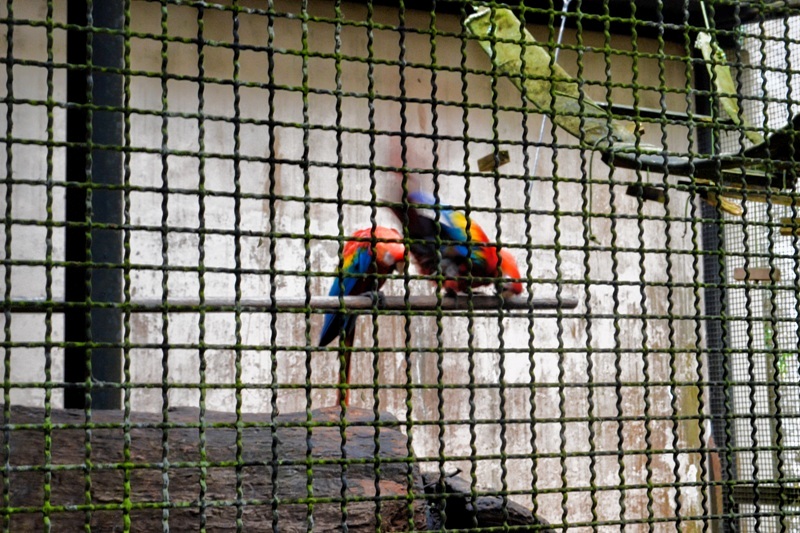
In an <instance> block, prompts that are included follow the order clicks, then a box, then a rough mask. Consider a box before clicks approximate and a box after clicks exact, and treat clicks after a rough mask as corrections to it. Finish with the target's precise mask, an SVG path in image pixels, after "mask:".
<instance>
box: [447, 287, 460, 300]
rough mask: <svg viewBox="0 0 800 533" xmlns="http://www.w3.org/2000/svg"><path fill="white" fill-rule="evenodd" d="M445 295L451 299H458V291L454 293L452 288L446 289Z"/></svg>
mask: <svg viewBox="0 0 800 533" xmlns="http://www.w3.org/2000/svg"><path fill="white" fill-rule="evenodd" d="M444 295H445V296H448V297H450V298H458V293H457V292H456V291H454V290H453V289H451V288H450V287H445V289H444Z"/></svg>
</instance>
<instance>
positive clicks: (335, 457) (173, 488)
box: [0, 406, 425, 532]
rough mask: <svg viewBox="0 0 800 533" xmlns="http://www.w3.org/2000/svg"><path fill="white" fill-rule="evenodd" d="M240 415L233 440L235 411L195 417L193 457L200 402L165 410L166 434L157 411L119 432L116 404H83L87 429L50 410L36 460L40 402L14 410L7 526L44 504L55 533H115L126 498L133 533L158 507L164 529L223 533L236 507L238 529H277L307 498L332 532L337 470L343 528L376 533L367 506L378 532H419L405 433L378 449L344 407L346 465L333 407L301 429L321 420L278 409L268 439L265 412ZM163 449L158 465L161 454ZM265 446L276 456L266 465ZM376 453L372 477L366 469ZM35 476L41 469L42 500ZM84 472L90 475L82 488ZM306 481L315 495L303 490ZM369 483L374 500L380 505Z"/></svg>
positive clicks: (31, 523)
mask: <svg viewBox="0 0 800 533" xmlns="http://www.w3.org/2000/svg"><path fill="white" fill-rule="evenodd" d="M242 418H243V420H244V422H246V423H254V424H253V427H243V428H240V432H241V433H240V437H239V438H237V431H236V426H235V424H236V417H235V415H234V414H233V413H222V412H215V411H207V412H206V413H205V417H204V420H203V422H204V423H205V424H206V427H205V435H204V439H205V452H206V456H205V457H201V456H200V433H199V430H198V428H197V425H198V424H199V423H200V413H199V410H198V409H194V408H179V409H174V410H170V411H169V424H174V425H176V426H177V427H171V428H169V429H168V430H165V429H162V427H163V423H164V420H163V419H162V415H161V414H160V413H159V414H157V413H133V414H132V415H131V417H130V420H129V421H128V432H127V435H125V434H124V432H123V422H124V421H123V416H122V412H121V411H98V410H94V411H92V424H93V425H94V427H92V429H91V430H87V429H86V426H85V416H84V412H83V411H82V410H77V409H71V410H65V409H53V410H52V416H51V419H50V421H48V424H51V425H62V424H63V425H66V427H63V426H62V427H56V428H53V427H50V429H49V430H48V436H49V438H51V439H52V443H51V446H50V453H51V454H52V455H51V460H50V464H49V465H45V463H44V458H45V447H44V445H45V428H43V427H42V424H44V423H45V418H44V409H41V408H31V407H18V406H14V407H12V408H11V424H12V425H11V426H10V427H8V426H7V429H6V432H7V433H6V434H7V435H8V436H9V439H10V440H9V446H10V454H9V456H8V457H5V453H6V452H5V450H6V448H5V446H3V447H0V456H2V461H3V464H8V465H9V466H7V467H5V469H2V470H0V477H3V476H5V475H6V472H8V470H9V468H10V471H11V473H10V475H9V479H8V481H9V487H10V494H9V498H10V506H9V507H8V508H6V509H4V511H3V513H4V515H6V516H8V519H9V526H8V527H9V529H10V531H42V530H43V529H44V521H43V510H44V509H45V508H46V505H47V506H49V510H48V511H47V512H48V515H49V520H50V525H51V528H52V530H53V531H80V530H82V529H85V524H88V525H91V529H92V531H121V530H122V527H123V520H124V517H123V510H124V509H125V507H126V505H127V506H129V508H130V507H133V508H132V509H130V511H129V512H130V515H129V516H130V521H131V525H132V526H133V530H134V531H160V530H161V529H162V516H163V515H162V512H167V511H168V513H169V525H170V529H172V530H173V531H198V530H200V528H201V526H202V525H203V522H202V520H203V519H204V520H205V528H207V529H208V531H229V530H231V531H232V530H234V529H236V521H237V513H238V512H241V521H242V526H243V530H244V531H270V530H272V529H273V521H274V520H277V525H278V526H279V528H280V530H281V531H289V532H295V531H306V528H307V526H308V525H309V523H310V522H309V518H308V510H309V508H310V507H309V505H308V504H307V503H305V502H306V501H308V499H309V498H312V499H315V501H313V525H314V531H334V530H340V529H341V525H342V520H343V514H342V503H341V497H342V479H343V477H344V478H345V479H346V483H347V485H346V488H345V489H344V495H345V496H346V498H347V499H349V500H351V501H348V502H347V504H346V509H347V524H348V526H349V529H350V531H374V530H375V528H376V527H377V522H376V512H379V514H380V519H381V529H382V530H384V531H399V530H408V529H420V528H423V527H424V525H425V505H424V500H422V499H414V494H422V483H421V477H420V475H419V473H418V471H417V468H416V465H413V464H410V463H409V462H408V458H409V453H410V452H409V449H408V447H409V443H408V438H407V437H406V436H405V435H404V434H402V433H401V432H400V431H398V430H397V429H394V428H392V427H382V428H381V429H380V433H379V436H378V440H379V446H380V447H379V448H377V447H376V443H375V438H376V436H375V431H376V430H375V428H374V427H372V426H370V425H368V424H372V423H373V422H374V417H373V413H372V411H367V410H363V409H353V408H351V409H348V410H347V426H346V428H347V429H346V445H345V451H346V457H347V460H348V463H349V464H348V466H347V468H346V470H344V471H343V469H342V466H341V464H340V462H341V457H342V449H341V446H342V439H341V431H342V429H341V426H340V425H341V424H342V422H341V421H340V414H339V409H338V407H337V408H328V409H321V410H316V411H312V412H311V418H312V422H311V423H310V424H314V423H318V424H320V425H319V426H317V427H310V428H309V427H307V426H308V425H309V423H308V422H307V421H306V413H292V414H286V415H281V416H280V417H278V418H277V419H276V421H275V422H276V423H277V424H278V426H277V429H275V431H277V434H276V439H275V440H274V442H273V433H272V431H273V427H274V426H270V425H269V422H270V420H269V419H268V417H267V416H266V415H263V414H244V415H242ZM381 420H383V421H384V422H387V423H391V422H397V421H396V419H394V418H393V417H391V415H381ZM21 424H32V426H29V427H21V426H20V425H21ZM192 426H194V427H192ZM87 431H89V433H88V434H90V435H91V437H88V436H87ZM87 438H89V439H90V441H87V440H86V439H87ZM126 441H129V443H130V444H129V446H130V447H129V450H130V454H131V455H130V460H129V461H128V462H125V457H124V456H123V449H124V444H125V442H126ZM89 442H90V443H91V444H89ZM166 445H168V450H169V451H168V455H167V457H168V459H169V463H168V464H164V463H163V457H162V454H163V451H162V450H163V449H165V448H164V446H166ZM237 445H240V446H241V453H240V459H237ZM273 445H274V446H275V450H276V452H277V454H278V456H277V457H275V458H274V459H275V460H274V461H273V457H272V449H273ZM309 446H310V447H311V449H310V452H309V451H308V449H309ZM89 452H90V453H91V455H90V460H89V459H87V453H89ZM376 455H377V456H378V457H379V458H380V470H379V472H378V473H376V471H375V468H374V466H373V461H374V460H375V458H376ZM6 460H8V463H6ZM309 461H314V462H313V463H312V462H309ZM276 467H277V477H276V481H277V482H276V484H275V486H274V487H273V481H272V480H273V477H274V475H273V470H272V469H273V468H276ZM45 472H50V476H51V479H50V482H49V485H48V489H49V501H48V502H47V504H45V492H44V490H45V486H46V478H45ZM86 476H90V477H91V485H87V482H86ZM201 476H204V478H205V479H204V484H205V487H204V489H203V488H201V487H202V485H201ZM237 476H239V481H238V483H237ZM126 477H127V478H128V481H127V482H126V481H125V478H126ZM409 479H410V480H411V481H409ZM167 480H168V484H167ZM409 482H411V483H412V487H411V489H412V491H413V492H411V493H410V492H409V490H408V489H409ZM376 485H377V489H376ZM237 486H238V487H239V488H238V489H237ZM126 488H127V490H128V495H127V501H126V495H125V490H126ZM309 488H311V489H313V493H311V494H309ZM273 489H274V490H275V491H276V494H274V495H273ZM201 490H203V491H204V494H203V496H202V499H201ZM237 490H240V491H241V495H237ZM376 490H378V491H379V492H380V498H381V501H380V505H379V507H378V510H376V504H375V500H374V498H375V497H376ZM273 496H276V497H277V498H278V499H277V500H273ZM359 499H360V500H361V501H356V500H359ZM237 505H238V508H237ZM201 513H202V514H204V515H205V516H204V517H201ZM275 513H277V514H275Z"/></svg>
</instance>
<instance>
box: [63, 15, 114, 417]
mask: <svg viewBox="0 0 800 533" xmlns="http://www.w3.org/2000/svg"><path fill="white" fill-rule="evenodd" d="M91 9H92V11H91V21H89V20H87V19H88V17H87V14H88V11H87V3H86V2H85V1H79V0H72V1H70V3H69V7H68V18H69V22H70V23H72V24H75V25H78V26H86V25H89V22H91V27H92V29H97V28H107V29H114V30H121V29H123V21H124V2H123V0H104V1H103V2H94V3H93V4H92V8H91ZM123 44H124V41H123V37H122V36H121V35H119V34H109V33H101V32H97V33H95V32H93V31H91V30H90V31H84V30H81V29H73V30H70V36H69V37H68V44H67V47H68V52H67V53H68V58H69V62H70V63H76V64H80V65H84V66H85V68H84V69H77V70H75V71H70V73H69V74H68V76H69V78H68V82H67V83H68V99H69V100H70V101H71V102H75V103H79V104H87V103H91V104H93V105H95V106H100V107H102V106H109V107H111V108H115V109H120V108H121V107H122V76H121V75H120V74H115V73H112V72H102V70H103V69H107V68H112V69H117V71H118V69H121V68H122V67H123V53H124V52H123ZM78 107H80V106H78ZM70 111H75V112H74V113H71V114H69V115H68V118H67V120H68V138H69V140H71V141H74V142H76V143H82V144H83V145H84V146H82V147H79V148H76V149H74V150H71V151H69V152H68V155H67V157H68V162H67V180H68V181H69V182H74V183H83V184H87V185H88V187H80V186H79V187H72V188H69V189H68V191H67V199H66V202H67V206H66V210H67V219H68V220H70V221H74V222H78V223H79V225H78V227H75V228H71V229H69V230H68V231H67V236H66V239H67V241H66V247H67V251H66V256H67V257H68V258H69V259H71V260H75V261H78V262H87V263H100V264H112V265H121V264H122V232H121V231H120V230H118V229H110V227H109V226H108V225H110V226H111V227H116V228H119V227H120V225H121V224H122V222H123V220H122V192H121V189H120V186H121V185H122V157H123V153H122V151H120V150H118V149H97V148H94V146H95V145H102V146H121V145H122V144H123V140H124V139H123V134H122V130H123V114H122V113H121V112H119V111H99V110H96V111H92V112H91V114H90V115H89V114H87V112H86V111H85V110H81V109H75V110H70ZM95 223H99V224H102V225H104V227H103V228H95V227H94V226H93V224H95ZM89 227H91V228H92V229H87V228H89ZM65 283H66V291H65V294H66V299H67V300H68V301H72V302H75V303H77V304H83V305H79V306H65V312H66V316H65V329H66V332H65V335H66V338H67V339H68V340H72V341H75V342H76V343H77V346H76V347H75V348H70V349H69V350H67V351H66V352H65V379H66V380H67V381H69V382H75V383H83V382H87V381H89V380H88V379H87V378H88V374H89V372H91V377H92V380H91V381H95V382H105V383H109V382H111V383H118V382H119V381H120V378H121V374H122V351H121V350H120V349H119V348H93V349H91V350H89V349H87V348H83V347H81V346H80V344H81V343H83V342H86V341H89V340H91V341H92V342H99V343H104V344H105V343H111V344H113V345H119V344H120V343H121V342H122V316H121V311H120V309H119V308H117V307H115V306H89V305H88V304H89V302H93V303H98V302H101V303H116V302H120V301H121V300H122V270H121V268H113V267H112V268H91V267H90V268H86V267H76V268H68V269H67V272H66V274H65ZM64 401H65V406H67V407H72V408H76V407H78V408H79V407H84V406H85V402H86V391H85V390H83V389H80V388H79V389H73V390H69V391H66V392H65V399H64ZM91 404H92V407H93V408H95V409H118V408H120V406H121V399H120V394H119V390H118V389H114V388H108V389H103V388H101V387H95V386H93V387H92V391H91Z"/></svg>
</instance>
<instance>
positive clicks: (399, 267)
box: [394, 261, 406, 274]
mask: <svg viewBox="0 0 800 533" xmlns="http://www.w3.org/2000/svg"><path fill="white" fill-rule="evenodd" d="M394 269H395V270H396V271H397V273H398V274H402V273H403V272H405V271H406V262H405V261H398V262H396V263H395V264H394Z"/></svg>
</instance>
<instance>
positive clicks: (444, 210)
mask: <svg viewBox="0 0 800 533" xmlns="http://www.w3.org/2000/svg"><path fill="white" fill-rule="evenodd" d="M408 201H409V202H411V203H413V204H422V205H426V206H429V209H431V210H435V211H438V212H439V216H438V219H439V220H438V222H439V227H440V228H441V238H442V240H443V241H445V244H444V245H443V249H442V252H443V255H444V256H446V257H447V256H451V257H452V256H459V257H467V255H468V254H469V250H468V248H467V246H462V245H458V244H453V243H456V242H466V241H467V240H468V239H467V227H466V217H465V216H464V214H463V213H459V212H457V211H453V210H452V209H450V208H449V207H447V206H443V205H441V204H439V203H438V202H437V201H436V198H435V197H434V196H433V195H431V194H428V193H426V192H424V191H413V192H411V193H409V195H408ZM437 207H438V208H437ZM429 220H431V221H432V226H433V227H435V225H436V216H435V215H434V218H433V219H429ZM428 237H429V238H432V237H433V236H432V235H429V236H428ZM447 241H452V242H451V243H447Z"/></svg>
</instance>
